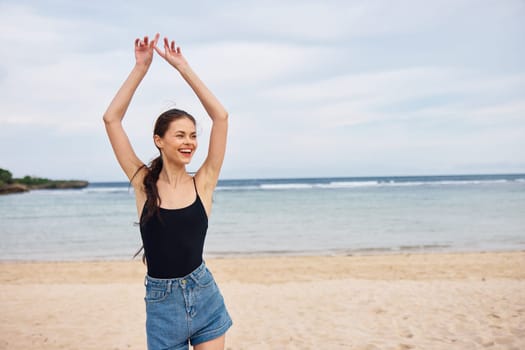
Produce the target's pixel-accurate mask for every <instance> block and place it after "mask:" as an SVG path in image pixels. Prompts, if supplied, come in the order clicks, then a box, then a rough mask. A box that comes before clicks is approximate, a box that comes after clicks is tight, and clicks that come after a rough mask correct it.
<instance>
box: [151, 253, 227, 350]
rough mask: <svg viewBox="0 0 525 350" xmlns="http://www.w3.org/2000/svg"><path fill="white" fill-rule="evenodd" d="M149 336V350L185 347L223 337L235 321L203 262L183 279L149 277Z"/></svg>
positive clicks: (181, 348)
mask: <svg viewBox="0 0 525 350" xmlns="http://www.w3.org/2000/svg"><path fill="white" fill-rule="evenodd" d="M144 285H145V286H146V297H145V298H144V300H145V301H146V336H147V341H148V349H149V350H160V349H165V350H186V349H189V345H188V342H190V343H191V345H197V344H200V343H203V342H206V341H209V340H212V339H215V338H218V337H220V336H221V335H223V334H224V333H226V331H227V330H228V328H230V326H231V325H232V320H231V318H230V315H229V314H228V311H227V310H226V306H225V305H224V299H223V297H222V295H221V292H220V291H219V288H218V287H217V284H216V283H215V280H214V279H213V276H212V274H211V272H210V271H209V270H208V268H207V267H206V265H205V264H204V262H203V263H202V264H201V265H200V266H199V267H198V268H196V269H195V270H194V271H193V272H192V273H190V274H189V275H187V276H185V277H181V278H171V279H158V278H153V277H150V276H146V278H145V279H144Z"/></svg>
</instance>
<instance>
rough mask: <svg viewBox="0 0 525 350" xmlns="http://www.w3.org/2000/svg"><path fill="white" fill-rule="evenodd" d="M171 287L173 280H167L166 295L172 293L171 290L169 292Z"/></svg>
mask: <svg viewBox="0 0 525 350" xmlns="http://www.w3.org/2000/svg"><path fill="white" fill-rule="evenodd" d="M172 285H173V280H169V281H168V293H171V292H172V290H171V288H172Z"/></svg>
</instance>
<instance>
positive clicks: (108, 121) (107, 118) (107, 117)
mask: <svg viewBox="0 0 525 350" xmlns="http://www.w3.org/2000/svg"><path fill="white" fill-rule="evenodd" d="M114 119H115V118H111V116H110V115H108V114H104V116H103V117H102V120H103V121H104V125H108V124H111V123H112V122H113V121H114Z"/></svg>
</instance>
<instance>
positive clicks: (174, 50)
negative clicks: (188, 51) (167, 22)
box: [155, 37, 188, 70]
mask: <svg viewBox="0 0 525 350" xmlns="http://www.w3.org/2000/svg"><path fill="white" fill-rule="evenodd" d="M155 44H156V41H155ZM155 51H157V53H158V54H159V56H160V57H162V58H164V59H165V60H166V61H167V62H168V63H169V64H171V65H172V66H173V67H175V69H177V70H179V69H180V68H182V67H183V66H185V65H187V64H188V62H186V59H185V58H184V56H182V53H181V49H180V47H179V46H175V41H173V40H172V41H171V43H170V42H169V41H168V38H166V37H165V38H164V52H162V51H161V50H160V49H159V48H158V47H157V46H156V45H155Z"/></svg>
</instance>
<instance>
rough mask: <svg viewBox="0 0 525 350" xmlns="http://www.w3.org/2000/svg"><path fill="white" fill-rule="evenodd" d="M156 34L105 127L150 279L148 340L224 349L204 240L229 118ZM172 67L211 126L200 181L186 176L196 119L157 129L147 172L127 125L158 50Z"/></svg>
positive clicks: (153, 345) (168, 118)
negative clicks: (131, 194) (132, 204)
mask: <svg viewBox="0 0 525 350" xmlns="http://www.w3.org/2000/svg"><path fill="white" fill-rule="evenodd" d="M158 40H159V34H157V35H156V36H155V38H154V39H153V40H152V41H149V39H148V37H147V36H146V37H144V39H143V40H140V39H136V40H135V60H136V63H135V67H134V68H133V70H132V71H131V73H130V74H129V76H128V78H127V79H126V81H125V82H124V84H123V85H122V87H121V88H120V90H119V91H118V92H117V95H116V96H115V97H114V98H113V101H112V102H111V104H110V105H109V107H108V109H107V111H106V113H105V114H104V123H105V126H106V131H107V133H108V136H109V140H110V141H111V145H112V147H113V151H114V152H115V155H116V157H117V160H118V162H119V164H120V166H121V167H122V169H123V170H124V172H125V173H126V175H127V177H128V178H129V179H130V181H131V184H132V185H133V188H134V190H135V199H136V205H137V211H138V216H139V218H140V231H141V236H142V241H143V246H144V254H145V258H146V264H147V269H148V273H147V275H146V278H145V286H146V297H145V301H146V335H147V342H148V349H188V348H189V346H188V343H191V345H193V346H194V349H196V350H212V349H213V350H215V349H224V341H225V333H226V331H227V330H228V328H229V327H230V326H231V325H232V321H231V319H230V316H229V315H228V312H227V310H226V307H225V305H224V301H223V298H222V296H221V294H220V291H219V289H218V287H217V285H216V283H215V281H214V279H213V276H212V275H211V273H210V271H209V270H208V269H207V267H206V265H205V264H204V261H203V260H202V250H203V246H204V238H205V235H206V230H207V227H208V217H209V215H210V212H211V207H212V194H213V191H214V189H215V186H216V185H217V181H218V178H219V172H220V169H221V166H222V162H223V159H224V153H225V149H226V136H227V129H228V113H227V112H226V110H225V109H224V107H223V106H222V105H221V103H220V102H219V101H218V100H217V99H216V98H215V96H214V95H213V94H212V93H211V92H210V90H208V88H207V87H206V86H205V85H204V84H203V82H202V81H201V80H200V79H199V78H198V76H197V75H196V74H195V72H193V70H192V69H191V67H190V66H189V64H188V63H187V61H186V59H185V58H184V57H183V55H182V54H181V50H180V48H179V47H176V46H175V42H174V41H171V43H170V42H169V41H168V39H167V38H164V50H163V51H161V50H160V49H159V48H158V47H157V41H158ZM154 50H155V51H156V52H157V53H158V55H159V56H161V57H162V58H163V59H164V60H166V61H167V62H168V63H169V64H171V65H172V66H173V67H174V68H175V69H176V70H177V71H178V72H179V73H180V75H181V76H182V78H183V79H184V80H185V81H186V82H187V83H188V84H189V86H190V87H191V88H192V90H193V91H194V92H195V94H196V95H197V97H198V98H199V100H200V101H201V103H202V105H203V106H204V108H205V110H206V112H207V113H208V114H209V116H210V118H211V119H212V121H213V126H212V129H211V136H210V143H209V149H208V156H207V157H206V160H205V161H204V163H203V164H202V166H201V167H200V168H199V170H198V171H197V173H196V174H195V176H190V175H189V174H188V173H187V172H186V164H188V163H189V162H190V161H191V158H192V157H193V154H194V153H195V150H196V149H197V136H196V131H195V129H196V128H195V119H194V118H193V117H192V116H191V115H189V114H188V113H186V112H184V111H182V110H178V109H172V110H169V111H166V112H164V113H162V114H161V115H160V116H159V117H158V119H157V122H156V123H155V130H154V136H153V141H154V143H155V145H156V147H157V148H158V149H159V152H160V155H159V156H158V157H157V158H156V159H154V160H153V161H152V162H151V164H150V166H146V165H144V164H143V163H142V162H141V161H140V159H138V157H137V156H136V154H135V152H134V151H133V148H132V146H131V144H130V142H129V140H128V137H127V135H126V133H125V131H124V129H123V127H122V119H123V118H124V114H125V112H126V110H127V108H128V106H129V104H130V102H131V98H132V97H133V94H134V93H135V91H136V89H137V87H138V85H139V84H140V82H141V81H142V79H143V78H144V76H145V75H146V73H147V71H148V68H149V66H150V65H151V62H152V59H153V53H154V52H153V51H154Z"/></svg>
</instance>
